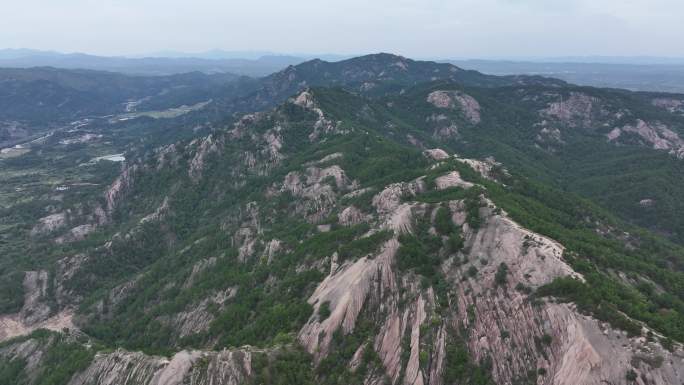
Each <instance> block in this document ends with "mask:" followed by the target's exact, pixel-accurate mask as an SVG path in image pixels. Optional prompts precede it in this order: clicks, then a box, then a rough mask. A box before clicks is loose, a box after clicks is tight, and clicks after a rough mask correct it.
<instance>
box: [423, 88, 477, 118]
mask: <svg viewBox="0 0 684 385" xmlns="http://www.w3.org/2000/svg"><path fill="white" fill-rule="evenodd" d="M427 102H428V103H430V104H432V105H433V106H435V107H437V108H449V109H453V108H456V107H459V108H460V109H461V111H463V114H464V115H465V117H466V119H468V120H469V121H470V123H473V124H477V123H480V121H481V120H482V118H481V116H480V104H479V103H478V102H477V100H475V98H473V97H472V96H470V95H468V94H465V93H463V92H460V91H433V92H431V93H430V94H429V95H428V97H427Z"/></svg>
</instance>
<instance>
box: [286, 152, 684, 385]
mask: <svg viewBox="0 0 684 385" xmlns="http://www.w3.org/2000/svg"><path fill="white" fill-rule="evenodd" d="M487 164H488V162H482V163H480V164H479V165H480V166H482V167H480V172H482V173H483V174H484V175H487V167H486V165H487ZM420 185H421V183H420V180H418V181H414V182H411V183H405V184H395V185H390V186H387V187H386V188H385V189H384V190H383V191H381V192H380V193H378V194H377V195H376V196H375V198H374V199H373V204H374V206H375V207H376V210H377V211H378V214H379V217H378V220H377V221H376V222H372V223H374V224H375V226H378V227H380V228H382V227H383V226H387V223H391V222H392V220H393V218H396V217H397V216H400V217H405V218H406V219H405V220H404V221H403V222H402V223H405V224H406V227H394V228H393V229H394V231H395V238H394V239H391V240H390V241H387V243H385V245H384V246H383V248H382V250H381V251H380V252H378V254H377V255H376V256H375V257H372V258H369V257H364V258H360V259H358V260H356V261H346V262H344V263H343V264H342V265H341V266H339V265H338V264H337V263H331V265H332V267H331V271H330V275H329V276H328V277H327V278H325V280H324V281H323V282H321V284H320V285H319V286H318V287H317V289H316V291H315V292H314V294H313V295H312V296H311V298H309V303H311V304H312V305H313V306H314V309H315V310H314V315H312V316H311V318H310V319H309V321H308V322H307V324H306V325H305V326H304V327H303V328H302V329H301V331H300V333H299V341H300V342H301V343H302V345H303V346H304V347H305V348H306V349H307V350H308V351H309V352H311V353H312V354H313V355H314V357H315V360H316V362H318V361H320V360H321V359H323V358H324V357H325V356H326V355H327V354H328V353H329V352H330V349H331V347H330V346H331V345H330V344H331V338H332V334H333V333H334V332H335V331H336V330H338V329H339V330H341V331H342V332H343V333H344V334H351V333H353V331H354V328H355V327H356V325H357V320H358V319H359V317H361V313H362V311H368V312H369V314H374V315H375V317H376V318H375V322H376V324H377V325H379V330H378V332H377V334H376V337H375V338H374V342H373V349H375V351H376V352H377V353H378V356H379V357H380V360H381V362H382V365H383V368H384V371H385V374H386V376H387V377H389V379H390V380H391V382H392V383H394V384H396V383H401V384H413V385H415V384H438V385H442V384H443V382H442V381H443V374H444V370H445V369H444V368H445V366H446V365H448V362H447V361H446V360H447V358H446V346H447V344H448V340H449V337H448V333H447V330H448V329H449V328H451V330H466V331H467V332H466V333H465V334H463V335H462V337H463V338H465V341H466V344H467V346H468V349H469V351H470V352H471V354H472V355H473V357H474V359H475V361H476V362H480V361H485V360H489V361H490V362H491V363H492V375H493V378H494V380H495V381H496V383H498V384H507V385H509V384H515V383H516V382H517V381H520V380H521V379H523V378H527V376H528V375H529V372H530V370H534V371H536V370H537V369H543V371H540V373H543V374H540V375H539V377H538V380H537V383H538V384H549V385H550V384H559V385H561V384H562V385H569V384H596V385H598V384H605V383H614V384H618V383H624V378H625V375H626V373H627V372H628V371H629V370H634V371H635V372H636V373H637V374H638V375H639V376H640V378H642V380H640V381H642V382H643V383H644V384H646V383H648V384H663V385H664V384H672V383H679V382H681V377H682V375H683V373H684V360H683V357H684V351H682V349H681V347H677V348H676V349H677V350H676V351H675V352H674V353H670V352H668V351H666V350H664V349H663V348H662V347H661V346H660V345H659V344H658V343H656V342H647V341H646V340H645V339H644V338H627V337H626V334H625V333H623V332H621V331H616V330H613V329H612V328H610V326H608V325H604V324H603V323H601V322H599V321H597V320H596V319H593V318H592V317H589V316H584V315H581V314H579V313H578V312H577V310H575V309H574V306H573V305H570V304H558V303H554V302H552V301H546V302H545V301H541V302H539V303H537V302H533V301H531V300H530V299H529V298H528V295H527V294H525V292H524V291H520V290H516V289H515V288H516V287H518V286H522V287H527V288H531V289H534V288H537V287H539V286H542V285H544V284H547V283H550V282H551V281H552V280H553V279H555V278H557V277H564V276H570V277H575V279H579V280H583V279H584V278H583V277H582V276H581V275H580V274H578V273H576V272H575V271H573V270H572V268H571V267H570V266H569V265H568V264H567V263H566V262H565V261H564V259H563V253H564V248H563V246H562V245H560V244H559V243H557V242H555V241H554V240H552V239H549V238H547V237H544V236H541V235H539V234H536V233H534V232H531V231H529V230H526V229H524V228H522V227H521V226H520V225H518V224H517V223H515V222H513V221H512V220H511V219H509V218H508V217H507V216H506V214H505V213H501V212H500V211H499V210H496V208H495V207H494V205H493V203H492V202H490V201H487V200H483V201H482V208H481V209H480V216H481V218H482V220H483V222H482V225H481V226H480V227H479V228H478V229H471V228H469V226H468V224H467V223H466V214H465V205H464V204H463V202H462V201H452V202H449V205H448V206H449V208H450V210H451V211H452V214H453V216H452V218H453V221H454V224H456V225H457V226H461V227H462V231H463V234H464V236H465V247H464V252H463V253H459V255H458V256H456V257H452V258H450V259H448V260H447V261H446V262H445V263H444V264H443V266H442V269H443V271H444V273H445V274H446V275H447V281H448V284H449V285H451V287H452V288H453V289H452V290H454V292H453V295H450V296H449V298H450V299H449V303H450V304H449V310H448V313H446V314H445V313H442V314H441V316H440V317H438V318H436V321H435V320H431V321H430V325H428V320H430V318H431V316H429V315H430V314H434V309H435V303H434V301H435V300H434V294H433V291H432V288H429V287H428V288H424V287H423V288H421V287H420V286H419V285H418V284H417V280H416V278H415V277H412V276H411V273H409V274H408V275H407V274H405V273H402V272H400V271H398V270H397V268H396V261H395V259H396V254H397V250H398V248H399V246H400V244H399V241H398V238H396V235H398V234H400V233H402V232H410V231H411V224H412V222H413V217H414V216H416V215H419V213H426V212H429V211H430V210H431V209H430V208H429V207H426V206H425V204H417V203H415V202H413V203H411V202H405V201H403V199H406V198H407V197H409V198H410V197H411V196H412V195H413V194H415V193H416V192H417V191H420V189H421V188H424V187H419V186H420ZM428 206H429V205H428ZM402 213H403V214H402ZM462 256H465V257H466V260H467V262H466V263H465V264H461V263H455V259H456V258H459V259H461V257H462ZM502 264H505V265H506V267H507V275H506V279H505V283H504V284H499V283H497V281H496V278H495V276H496V273H497V270H498V269H499V266H500V265H502ZM470 266H473V267H476V271H477V273H476V275H475V276H474V277H473V276H471V273H470V272H468V270H469V267H470ZM324 302H326V303H328V304H329V307H330V309H331V314H330V316H329V317H328V318H326V319H324V320H320V319H319V317H318V311H317V310H318V308H319V306H320V304H321V303H324ZM402 303H403V305H402ZM364 309H365V310H364ZM432 317H434V316H432ZM435 322H436V324H435ZM430 330H432V331H430ZM404 341H407V342H404ZM428 347H429V348H428ZM359 349H361V348H359ZM426 352H427V353H428V354H427V355H425V353H426ZM402 357H404V358H402ZM653 362H658V364H657V365H655V364H652V363H653ZM349 365H350V366H353V365H355V362H354V359H353V358H352V360H351V362H350V363H349ZM644 378H645V379H647V380H643V379H644ZM377 381H378V379H377V378H375V377H373V376H371V377H369V378H367V379H366V381H365V383H366V384H374V383H377ZM678 381H679V382H678Z"/></svg>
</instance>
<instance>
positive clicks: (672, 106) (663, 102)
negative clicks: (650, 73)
mask: <svg viewBox="0 0 684 385" xmlns="http://www.w3.org/2000/svg"><path fill="white" fill-rule="evenodd" d="M651 103H653V105H654V106H656V107H660V108H663V109H665V110H667V111H669V112H671V113H673V114H684V98H656V99H653V101H652V102H651Z"/></svg>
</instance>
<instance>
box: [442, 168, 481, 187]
mask: <svg viewBox="0 0 684 385" xmlns="http://www.w3.org/2000/svg"><path fill="white" fill-rule="evenodd" d="M435 186H436V187H437V190H444V189H447V188H450V187H461V188H471V187H473V184H472V183H470V182H466V181H464V180H463V179H461V174H459V172H458V171H451V172H450V173H448V174H445V175H442V176H439V177H437V179H435Z"/></svg>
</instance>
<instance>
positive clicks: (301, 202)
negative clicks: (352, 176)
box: [280, 165, 354, 223]
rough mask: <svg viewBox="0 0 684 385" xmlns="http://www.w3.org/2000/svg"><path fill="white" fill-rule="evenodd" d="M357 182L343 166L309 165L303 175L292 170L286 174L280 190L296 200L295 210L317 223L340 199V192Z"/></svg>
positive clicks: (350, 187)
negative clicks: (322, 166)
mask: <svg viewBox="0 0 684 385" xmlns="http://www.w3.org/2000/svg"><path fill="white" fill-rule="evenodd" d="M353 187H354V183H353V182H351V181H350V180H349V178H348V177H347V175H346V173H345V172H344V170H342V168H340V166H338V165H332V166H329V167H326V168H323V169H321V168H319V167H315V166H311V167H308V168H307V169H306V172H305V173H304V174H303V173H301V172H298V171H293V172H290V173H288V174H287V175H286V176H285V179H284V181H283V184H282V187H281V188H280V192H281V193H282V192H288V193H290V194H292V195H293V196H294V197H297V198H301V199H298V200H297V201H296V204H295V212H296V213H298V214H301V215H304V216H305V217H306V218H307V219H308V220H309V221H310V222H312V223H316V222H318V221H320V220H321V219H323V218H324V217H326V216H327V215H329V214H330V210H331V209H332V207H333V206H334V204H335V202H336V200H337V191H345V190H350V189H352V188H353Z"/></svg>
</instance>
